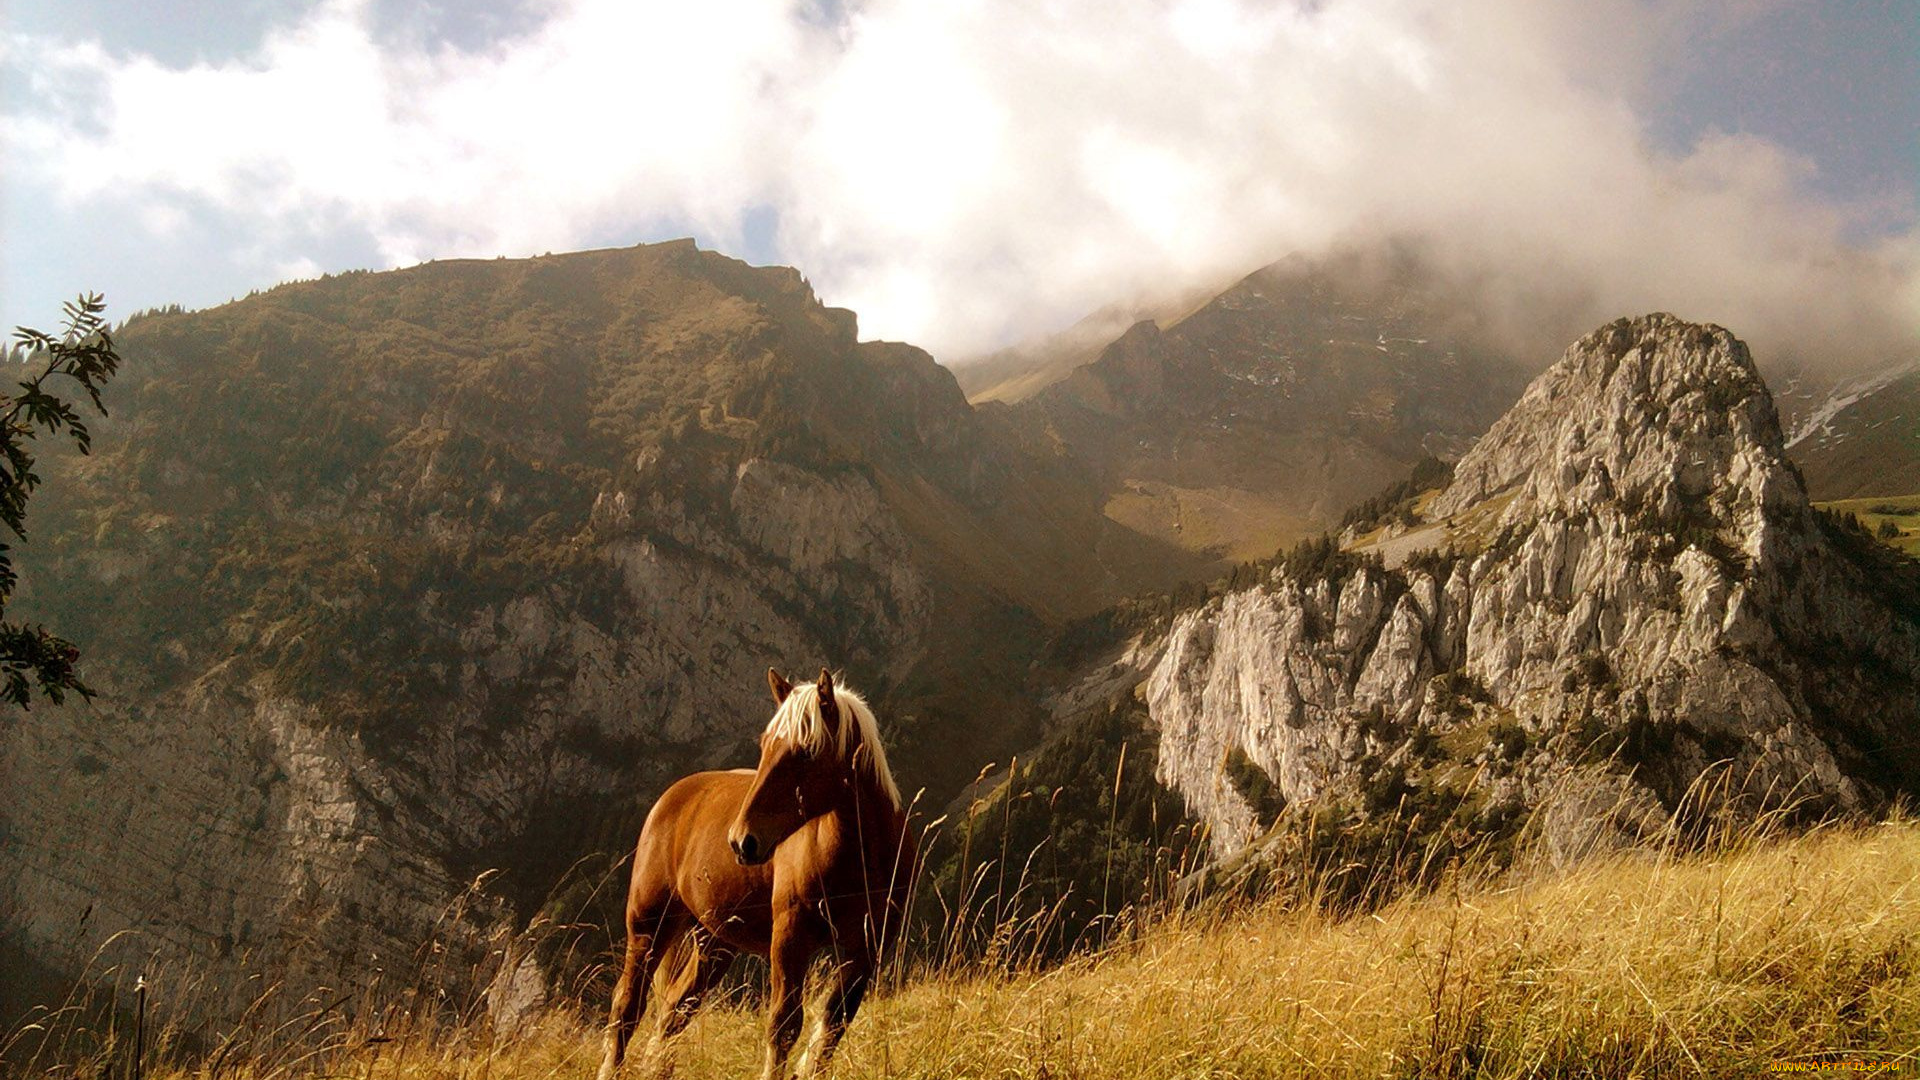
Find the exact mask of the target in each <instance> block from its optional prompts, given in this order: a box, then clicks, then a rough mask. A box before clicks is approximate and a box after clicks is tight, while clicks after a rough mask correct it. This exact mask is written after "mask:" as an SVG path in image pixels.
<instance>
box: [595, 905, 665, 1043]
mask: <svg viewBox="0 0 1920 1080" xmlns="http://www.w3.org/2000/svg"><path fill="white" fill-rule="evenodd" d="M672 908H673V905H672V903H671V901H669V900H665V899H664V898H663V899H662V901H661V902H659V903H657V904H653V903H649V904H644V905H635V904H629V905H628V907H627V956H626V960H625V962H623V963H622V964H621V966H620V981H619V982H618V983H616V984H615V985H614V988H613V1004H612V1006H611V1007H610V1008H609V1009H608V1011H607V1036H606V1051H605V1053H604V1054H603V1055H602V1056H601V1058H600V1077H599V1080H612V1077H613V1074H614V1070H616V1069H618V1068H619V1067H620V1062H621V1061H622V1060H623V1059H625V1057H626V1056H627V1040H629V1039H631V1038H633V1029H634V1028H635V1027H637V1026H639V1024H640V1016H641V1014H643V1013H645V1012H646V1011H647V988H648V986H649V985H650V984H651V983H652V982H653V969H654V968H655V967H657V966H659V964H660V957H661V955H662V954H664V953H665V952H666V949H667V947H668V946H669V945H671V944H673V939H674V938H676V937H678V936H679V935H680V932H681V931H682V930H683V929H684V921H683V920H682V918H681V917H680V916H679V915H678V913H676V912H675V911H673V910H672Z"/></svg>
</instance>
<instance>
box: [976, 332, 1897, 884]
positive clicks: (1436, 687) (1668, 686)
mask: <svg viewBox="0 0 1920 1080" xmlns="http://www.w3.org/2000/svg"><path fill="white" fill-rule="evenodd" d="M1407 505H1408V506H1409V510H1410V513H1411V515H1412V518H1413V521H1412V523H1411V525H1405V524H1401V523H1399V522H1396V521H1391V520H1389V521H1387V522H1386V523H1385V524H1380V523H1376V522H1367V523H1363V524H1362V526H1360V527H1357V528H1355V529H1354V530H1351V531H1350V534H1349V543H1348V545H1347V546H1346V547H1345V548H1342V547H1340V546H1337V545H1335V544H1333V543H1331V542H1327V543H1317V544H1316V543H1307V544H1303V545H1301V546H1300V547H1299V548H1297V549H1295V550H1294V551H1292V552H1290V553H1288V554H1287V555H1286V556H1284V557H1281V558H1278V559H1274V560H1270V561H1268V562H1267V563H1264V564H1262V565H1259V566H1256V567H1251V568H1248V569H1247V570H1245V571H1243V573H1242V574H1241V575H1240V576H1239V580H1238V581H1223V582H1221V583H1220V584H1219V585H1217V586H1216V587H1214V588H1213V589H1211V590H1209V591H1208V593H1207V594H1206V595H1204V596H1200V597H1195V598H1194V599H1192V600H1190V601H1188V602H1186V603H1184V604H1178V603H1176V604H1173V605H1171V606H1162V607H1161V608H1160V609H1158V610H1154V609H1152V608H1150V607H1141V606H1139V605H1136V606H1135V607H1134V608H1133V609H1132V610H1131V611H1130V612H1129V611H1126V610H1121V611H1118V612H1116V613H1114V614H1111V615H1109V616H1108V617H1107V618H1106V620H1105V621H1104V622H1102V621H1099V620H1095V621H1093V622H1091V623H1086V624H1083V626H1085V627H1086V629H1085V630H1084V631H1083V633H1082V640H1080V641H1079V642H1077V643H1076V648H1077V652H1074V653H1071V654H1069V655H1078V656H1080V657H1083V659H1082V660H1081V662H1080V663H1079V664H1078V665H1077V667H1076V668H1075V671H1076V672H1077V673H1076V674H1075V675H1073V676H1072V677H1070V678H1062V679H1061V680H1060V681H1059V682H1058V683H1057V684H1056V685H1057V687H1058V689H1057V690H1056V692H1055V694H1054V697H1053V698H1052V703H1053V708H1054V710H1055V714H1056V716H1055V728H1056V730H1060V731H1073V730H1077V729H1079V728H1081V727H1084V726H1086V725H1088V724H1094V725H1106V726H1109V727H1111V726H1113V725H1114V724H1115V723H1116V721H1115V713H1116V710H1117V711H1118V712H1119V713H1122V714H1124V715H1125V717H1126V718H1127V721H1126V722H1127V724H1128V725H1130V728H1131V731H1132V733H1133V734H1132V736H1131V737H1132V738H1133V745H1134V748H1135V754H1136V758H1135V760H1136V761H1137V762H1142V765H1141V766H1139V767H1144V761H1145V760H1151V761H1152V762H1153V768H1154V769H1155V775H1156V776H1157V778H1158V779H1159V781H1160V782H1161V784H1163V785H1164V786H1165V787H1167V788H1170V789H1171V790H1172V791H1174V792H1176V793H1178V795H1179V796H1180V797H1181V799H1182V800H1183V802H1184V804H1185V808H1186V811H1187V813H1188V814H1189V815H1191V817H1192V818H1193V819H1194V820H1195V821H1196V822H1198V823H1202V824H1204V825H1205V826H1206V827H1207V829H1208V835H1209V837H1210V843H1211V845H1212V849H1213V855H1214V857H1215V858H1216V859H1217V860H1222V861H1221V863H1220V864H1219V865H1220V867H1222V869H1220V870H1218V871H1216V872H1217V873H1221V874H1225V873H1228V872H1229V871H1247V870H1250V868H1253V867H1256V866H1260V865H1268V866H1271V865H1272V864H1273V860H1275V859H1279V858H1281V853H1282V852H1287V853H1290V854H1288V855H1286V859H1288V860H1291V862H1289V863H1287V864H1286V865H1292V864H1294V863H1297V862H1298V861H1299V860H1300V859H1302V858H1306V857H1308V853H1306V852H1303V850H1302V849H1301V848H1300V847H1298V846H1297V845H1298V844H1299V843H1300V842H1301V841H1300V837H1301V836H1302V830H1305V835H1307V836H1308V837H1309V838H1318V839H1317V840H1310V841H1309V843H1310V846H1311V843H1323V844H1324V843H1329V842H1330V843H1333V844H1335V845H1336V846H1338V848H1339V850H1340V851H1342V852H1344V854H1343V855H1342V856H1341V858H1344V859H1347V860H1349V861H1351V862H1353V865H1355V866H1358V867H1360V868H1361V869H1362V870H1363V871H1366V872H1368V873H1372V872H1375V871H1380V870H1381V868H1383V867H1386V866H1388V865H1394V866H1397V865H1399V864H1400V862H1401V861H1402V860H1404V859H1407V858H1409V857H1410V858H1411V859H1412V860H1413V861H1414V862H1415V863H1416V864H1419V865H1420V866H1422V867H1425V866H1430V865H1436V864H1437V863H1436V860H1435V859H1433V858H1424V859H1423V856H1422V852H1428V853H1433V852H1435V851H1439V850H1443V849H1444V848H1445V847H1446V846H1447V845H1455V844H1458V843H1460V842H1462V841H1461V840H1460V839H1459V838H1461V837H1471V838H1474V839H1475V841H1476V842H1496V843H1497V842H1499V841H1500V838H1502V837H1507V838H1511V837H1513V836H1514V835H1515V834H1516V833H1517V832H1518V831H1519V830H1520V829H1522V828H1534V829H1538V830H1540V833H1541V834H1542V836H1543V839H1544V840H1545V841H1546V843H1547V845H1548V847H1549V849H1550V850H1552V851H1553V852H1554V853H1555V854H1556V855H1557V856H1559V857H1562V858H1568V859H1571V858H1575V857H1578V856H1579V855H1581V854H1583V853H1585V852H1588V851H1592V850H1595V849H1596V848H1606V847H1611V846H1615V845H1618V844H1625V843H1632V842H1635V841H1636V840H1638V839H1641V838H1644V837H1647V836H1649V835H1652V834H1653V833H1654V832H1656V831H1658V830H1661V829H1663V828H1665V827H1667V826H1668V825H1670V824H1674V823H1678V824H1680V825H1682V826H1683V827H1694V826H1698V825H1700V824H1701V823H1702V822H1703V821H1710V820H1711V818H1712V815H1713V814H1715V813H1718V812H1720V811H1721V810H1723V809H1731V810H1732V811H1733V812H1735V813H1736V814H1739V815H1752V814H1754V813H1758V812H1760V811H1761V810H1763V809H1766V808H1770V807H1772V808H1786V809H1788V810H1789V811H1790V813H1791V814H1793V815H1798V816H1806V815H1813V814H1819V813H1824V812H1830V811H1855V810H1865V809H1872V808H1877V807H1884V806H1886V805H1888V804H1889V803H1890V802H1891V801H1893V800H1894V799H1896V798H1899V797H1902V796H1911V795H1914V794H1916V793H1920V735H1917V733H1920V566H1916V564H1915V563H1914V562H1913V561H1912V560H1910V559H1906V558H1904V557H1902V556H1900V555H1898V554H1896V553H1894V552H1893V551H1891V550H1890V549H1888V548H1886V547H1884V546H1882V545H1880V544H1878V543H1876V542H1875V541H1874V540H1873V539H1872V538H1871V537H1869V536H1868V535H1867V534H1866V532H1865V531H1864V530H1862V529H1860V528H1859V527H1858V525H1857V524H1855V523H1853V522H1852V520H1851V519H1849V518H1843V517H1839V516H1835V515H1831V514H1827V513H1825V512H1823V511H1821V510H1819V509H1817V508H1815V507H1814V506H1813V505H1812V504H1810V503H1809V501H1808V497H1807V490H1806V484H1805V481H1804V480H1803V479H1802V477H1801V475H1800V472H1799V470H1798V469H1797V468H1796V467H1795V465H1794V464H1793V462H1792V461H1791V460H1790V459H1789V457H1788V455H1787V452H1786V439H1785V436H1784V435H1783V432H1782V430H1781V426H1780V422H1779V417H1778V414H1777V412H1776V409H1775V406H1774V403H1773V400H1772V398H1771V396H1770V395H1769V393H1768V391H1767V389H1766V386H1765V384H1764V382H1763V381H1762V379H1761V377H1760V375H1759V373H1758V372H1757V370H1756V369H1755V368H1754V366H1753V362H1752V359H1751V357H1750V356H1749V354H1748V351H1747V349H1746V347H1745V346H1744V345H1743V344H1742V343H1741V342H1739V341H1738V340H1737V339H1735V338H1734V337H1733V336H1732V335H1731V334H1730V333H1728V332H1727V331H1726V330H1724V329H1721V328H1719V327H1716V326H1709V325H1700V324H1693V323H1687V322H1684V321H1681V320H1679V319H1676V318H1674V317H1672V316H1670V315H1650V316H1646V317H1643V318H1638V319H1630V320H1629V319H1622V320H1619V321H1616V322H1613V323H1610V324H1608V325H1606V326H1604V327H1601V328H1600V329H1598V330H1596V331H1594V332H1593V333H1592V334H1590V335H1588V336H1586V337H1585V338H1582V339H1581V340H1580V341H1578V342H1576V343H1575V344H1574V345H1573V346H1572V347H1571V348H1570V349H1568V351H1567V352H1566V354H1565V355H1564V356H1563V357H1562V358H1561V360H1560V361H1559V362H1558V363H1556V364H1554V365H1553V366H1552V367H1550V368H1549V369H1548V370H1547V371H1546V372H1545V373H1544V374H1542V375H1541V376H1539V377H1538V378H1537V379H1535V380H1534V381H1533V383H1532V384H1531V385H1530V386H1529V387H1528V388H1527V390H1526V392H1525V393H1524V394H1523V395H1522V396H1521V398H1520V400H1519V402H1518V403H1517V404H1516V405H1514V406H1513V408H1512V409H1510V410H1509V411H1508V412H1507V413H1506V415H1505V416H1503V417H1502V418H1501V419H1500V420H1499V421H1498V422H1497V423H1495V424H1494V425H1493V426H1492V428H1491V429H1490V430H1489V431H1488V432H1487V434H1486V435H1485V436H1484V437H1482V438H1481V439H1480V440H1479V441H1478V442H1477V443H1476V444H1475V445H1474V447H1473V448H1472V449H1471V450H1470V451H1469V452H1468V453H1467V454H1466V455H1464V456H1463V457H1462V458H1461V459H1460V461H1459V462H1458V463H1457V465H1456V466H1455V468H1454V469H1453V471H1452V475H1451V478H1450V479H1448V480H1446V481H1445V482H1444V484H1442V485H1439V486H1437V487H1436V488H1434V489H1432V490H1428V491H1426V492H1424V493H1420V494H1419V495H1417V496H1415V497H1411V498H1410V499H1409V500H1408V504H1407ZM1376 526H1377V527H1376ZM1029 759H1030V760H1031V761H1033V762H1034V765H1033V769H1034V771H1036V772H1045V771H1047V770H1049V769H1051V768H1054V766H1053V765H1052V764H1051V763H1049V762H1048V761H1047V754H1046V752H1045V751H1044V750H1043V751H1041V752H1039V753H1036V754H1030V755H1029ZM988 816H989V817H991V815H988ZM1276 824H1278V826H1282V827H1276ZM1159 827H1160V829H1161V830H1162V833H1163V835H1164V833H1165V831H1166V828H1167V826H1166V824H1165V822H1164V820H1163V821H1162V823H1161V825H1160V826H1159ZM980 842H981V841H980V839H979V838H978V837H975V843H976V844H977V843H980ZM988 842H992V841H991V840H989V841H988ZM1289 845H1294V846H1289ZM1433 845H1440V847H1438V848H1436V847H1434V846H1433ZM1408 852H1411V853H1412V854H1411V856H1409V855H1408ZM1443 862H1444V859H1440V860H1438V863H1443ZM1382 872H1384V871H1382Z"/></svg>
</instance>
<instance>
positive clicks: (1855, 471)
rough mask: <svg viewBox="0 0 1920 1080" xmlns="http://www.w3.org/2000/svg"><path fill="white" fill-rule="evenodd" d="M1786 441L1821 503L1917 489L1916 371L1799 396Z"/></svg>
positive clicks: (1919, 421)
mask: <svg viewBox="0 0 1920 1080" xmlns="http://www.w3.org/2000/svg"><path fill="white" fill-rule="evenodd" d="M1794 404H1796V405H1798V406H1799V412H1800V413H1801V414H1803V415H1801V416H1799V417H1797V418H1796V419H1797V422H1796V424H1795V425H1794V431H1793V437H1794V440H1793V442H1792V443H1791V444H1790V445H1791V447H1792V450H1793V456H1794V460H1795V461H1798V462H1799V463H1800V468H1801V470H1802V471H1803V472H1805V473H1806V476H1807V488H1808V490H1810V491H1812V492H1813V493H1814V495H1815V497H1817V498H1821V499H1855V498H1865V497H1869V496H1900V495H1907V494H1910V493H1912V492H1913V490H1914V489H1915V488H1916V487H1920V370H1915V369H1914V368H1912V367H1911V366H1909V367H1908V368H1907V369H1905V370H1901V369H1899V368H1895V369H1892V370H1888V371H1883V372H1881V373H1880V374H1878V375H1874V376H1865V377H1859V378H1855V379H1853V380H1850V381H1848V382H1843V383H1841V384H1840V385H1838V386H1836V387H1833V388H1832V389H1831V390H1830V391H1829V392H1828V393H1827V394H1825V395H1823V396H1820V397H1817V398H1811V399H1806V398H1803V399H1800V400H1798V401H1795V402H1794Z"/></svg>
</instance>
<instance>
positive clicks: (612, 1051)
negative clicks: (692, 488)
mask: <svg viewBox="0 0 1920 1080" xmlns="http://www.w3.org/2000/svg"><path fill="white" fill-rule="evenodd" d="M767 685H768V687H769V688H770V689H771V690H772V692H773V700H774V704H775V706H776V708H775V711H774V714H773V718H772V719H771V720H769V721H768V722H767V726H766V730H765V731H764V732H762V733H761V735H760V764H759V767H758V768H757V769H733V770H729V771H725V772H702V773H695V774H693V775H692V776H688V777H685V778H683V779H681V780H679V781H677V782H676V783H674V785H673V786H672V787H669V788H668V789H667V790H666V792H665V793H664V794H662V795H661V796H660V798H659V801H657V802H656V803H654V806H653V809H652V810H651V811H650V812H649V813H648V814H647V819H646V824H645V825H643V826H642V827H641V830H640V839H639V842H638V843H637V844H636V845H635V848H634V855H633V877H632V880H631V883H630V885H629V887H628V890H627V911H626V925H627V949H626V957H625V962H624V963H623V964H622V966H621V970H620V978H619V982H618V983H617V984H616V985H615V987H614V991H613V1001H612V1005H611V1007H610V1009H609V1011H608V1019H607V1028H606V1042H605V1053H604V1055H603V1057H602V1059H601V1063H600V1073H599V1080H611V1077H612V1076H613V1074H614V1071H615V1070H616V1069H618V1068H619V1067H620V1063H621V1061H622V1059H623V1058H624V1057H625V1055H626V1047H627V1042H628V1040H629V1039H631V1038H632V1036H633V1033H634V1029H635V1028H636V1027H637V1026H638V1025H639V1022H640V1017H641V1016H642V1015H643V1014H644V1013H645V1012H646V1007H647V992H648V988H649V985H650V984H651V983H652V982H653V979H654V972H655V969H656V968H664V969H666V970H667V971H668V972H669V973H670V975H669V978H668V980H667V983H666V986H665V987H663V989H664V991H665V995H666V1000H665V1005H666V1008H665V1010H664V1011H663V1013H662V1015H661V1017H660V1021H659V1027H658V1029H657V1030H656V1031H655V1033H654V1035H653V1038H652V1040H651V1044H650V1047H649V1050H648V1054H647V1057H648V1058H649V1059H651V1060H652V1062H653V1064H654V1066H655V1067H656V1068H658V1069H660V1070H662V1071H665V1070H666V1069H667V1068H668V1066H667V1064H666V1056H665V1055H666V1053H667V1049H668V1043H669V1041H670V1040H671V1039H672V1038H673V1037H674V1036H675V1035H676V1034H677V1033H679V1031H680V1030H681V1029H682V1028H684V1027H685V1026H686V1025H687V1023H688V1022H689V1021H691V1020H692V1019H693V1016H694V1013H695V1011H696V1010H698V1009H699V1007H700V1004H701V1001H702V999H703V998H704V997H705V996H706V995H707V994H708V993H709V992H710V991H711V990H712V988H713V986H714V985H715V984H716V983H717V982H718V981H719V979H720V977H721V976H722V975H723V974H725V972H726V969H727V966H728V965H729V964H730V963H731V962H732V961H733V958H734V956H736V955H737V954H739V953H743V952H748V953H754V954H757V955H760V956H764V957H766V958H767V960H768V966H769V968H770V969H771V974H772V978H771V986H770V988H769V991H770V992H769V994H768V1005H767V1027H766V1038H767V1053H766V1067H765V1068H764V1069H763V1070H762V1072H761V1076H762V1080H781V1078H782V1076H783V1075H784V1074H783V1073H782V1071H781V1070H783V1069H784V1068H785V1064H786V1061H787V1058H788V1055H789V1054H790V1053H791V1052H792V1050H793V1046H794V1043H795V1042H796V1041H797V1040H798V1038H799V1036H800V1032H801V1030H802V1026H803V1024H804V1020H805V1018H804V1015H803V1012H802V1005H801V992H802V988H803V986H804V984H805V982H806V975H807V968H808V965H809V964H810V963H811V962H812V960H813V957H814V955H815V954H816V953H818V952H820V951H821V950H823V949H831V956H832V960H831V967H830V970H829V973H828V979H827V983H828V991H827V996H826V1002H825V1006H824V1009H823V1011H822V1013H821V1015H820V1016H819V1022H818V1024H817V1025H816V1026H815V1028H814V1031H813V1034H812V1036H811V1038H810V1039H809V1040H808V1046H807V1048H806V1050H805V1051H803V1053H802V1055H801V1058H800V1066H799V1070H798V1074H799V1075H800V1076H803V1077H809V1076H814V1075H817V1074H818V1073H819V1072H820V1071H821V1070H823V1069H824V1068H825V1067H826V1065H827V1062H828V1061H829V1059H831V1057H832V1055H833V1051H834V1047H835V1046H836V1045H838V1043H839V1041H840V1037H841V1036H842V1035H843V1034H845V1032H846V1030H847V1025H848V1024H849V1023H851V1022H852V1020H853V1016H854V1013H855V1012H857V1011H858V1010H859V1008H860V1002H861V999H862V998H863V997H864V996H865V995H866V992H867V989H868V987H869V986H870V985H871V984H872V982H873V978H874V973H875V971H876V970H877V967H878V964H879V961H880V958H881V956H882V955H884V953H885V951H886V949H887V948H889V947H890V946H891V944H892V942H893V940H894V939H895V938H896V937H897V936H898V935H899V933H900V929H901V924H902V923H903V922H904V920H905V916H906V906H907V893H908V886H909V884H910V882H911V881H912V880H913V876H914V873H915V871H916V869H917V859H918V857H919V853H918V851H917V849H916V846H915V844H914V840H913V837H912V836H911V835H910V834H909V832H908V829H907V811H906V809H905V808H904V807H903V806H902V804H901V801H900V790H899V788H898V787H896V786H895V784H894V781H893V775H892V773H891V772H889V771H888V769H887V755H886V751H885V749H884V748H882V746H881V745H880V736H879V729H878V726H877V724H876V722H875V720H874V716H873V710H872V709H870V708H869V707H868V706H867V703H866V702H865V701H864V700H862V699H861V697H860V695H858V694H856V693H854V692H853V691H851V690H849V689H847V688H846V687H844V686H843V687H837V688H836V687H835V686H834V682H833V676H832V675H831V674H830V673H829V672H827V671H825V670H822V671H821V672H820V678H819V679H818V680H817V681H815V682H812V683H802V684H800V685H798V686H795V685H794V684H792V683H789V682H788V681H787V680H786V679H784V678H782V677H781V676H780V674H779V672H777V671H774V670H772V669H771V668H770V669H768V671H767ZM669 960H671V962H670V963H669V962H668V961H669Z"/></svg>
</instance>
